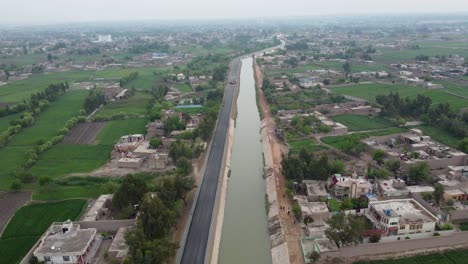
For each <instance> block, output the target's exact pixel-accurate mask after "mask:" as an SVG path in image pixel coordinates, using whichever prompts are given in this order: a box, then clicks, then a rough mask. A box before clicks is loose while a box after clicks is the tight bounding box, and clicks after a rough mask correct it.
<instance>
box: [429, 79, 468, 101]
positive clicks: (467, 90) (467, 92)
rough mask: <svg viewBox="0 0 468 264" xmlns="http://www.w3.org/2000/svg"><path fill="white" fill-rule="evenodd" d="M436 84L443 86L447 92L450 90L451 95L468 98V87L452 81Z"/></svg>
mask: <svg viewBox="0 0 468 264" xmlns="http://www.w3.org/2000/svg"><path fill="white" fill-rule="evenodd" d="M436 83H439V84H441V85H442V86H443V87H444V88H445V89H446V90H448V91H449V92H451V93H454V94H457V95H460V96H466V97H468V87H467V86H465V87H463V86H461V85H458V84H456V83H453V82H450V81H437V82H436Z"/></svg>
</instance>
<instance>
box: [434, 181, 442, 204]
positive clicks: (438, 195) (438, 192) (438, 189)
mask: <svg viewBox="0 0 468 264" xmlns="http://www.w3.org/2000/svg"><path fill="white" fill-rule="evenodd" d="M443 196H444V186H443V185H442V184H440V183H436V185H435V186H434V200H435V203H436V204H437V205H439V204H440V201H441V200H442V197H443Z"/></svg>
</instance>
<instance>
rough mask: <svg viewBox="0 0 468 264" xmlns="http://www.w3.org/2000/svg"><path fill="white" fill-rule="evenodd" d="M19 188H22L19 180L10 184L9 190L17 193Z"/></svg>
mask: <svg viewBox="0 0 468 264" xmlns="http://www.w3.org/2000/svg"><path fill="white" fill-rule="evenodd" d="M21 187H22V185H21V182H20V181H19V180H15V181H14V182H12V183H11V185H10V190H12V191H19V190H20V189H21Z"/></svg>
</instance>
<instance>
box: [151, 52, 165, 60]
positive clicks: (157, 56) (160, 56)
mask: <svg viewBox="0 0 468 264" xmlns="http://www.w3.org/2000/svg"><path fill="white" fill-rule="evenodd" d="M151 58H152V59H153V60H164V59H167V58H168V56H167V53H159V52H155V53H153V54H152V55H151Z"/></svg>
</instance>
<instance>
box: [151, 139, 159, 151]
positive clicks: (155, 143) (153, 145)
mask: <svg viewBox="0 0 468 264" xmlns="http://www.w3.org/2000/svg"><path fill="white" fill-rule="evenodd" d="M161 144H162V141H161V140H160V139H159V138H152V139H151V140H150V146H151V148H154V149H156V148H159V146H161Z"/></svg>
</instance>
